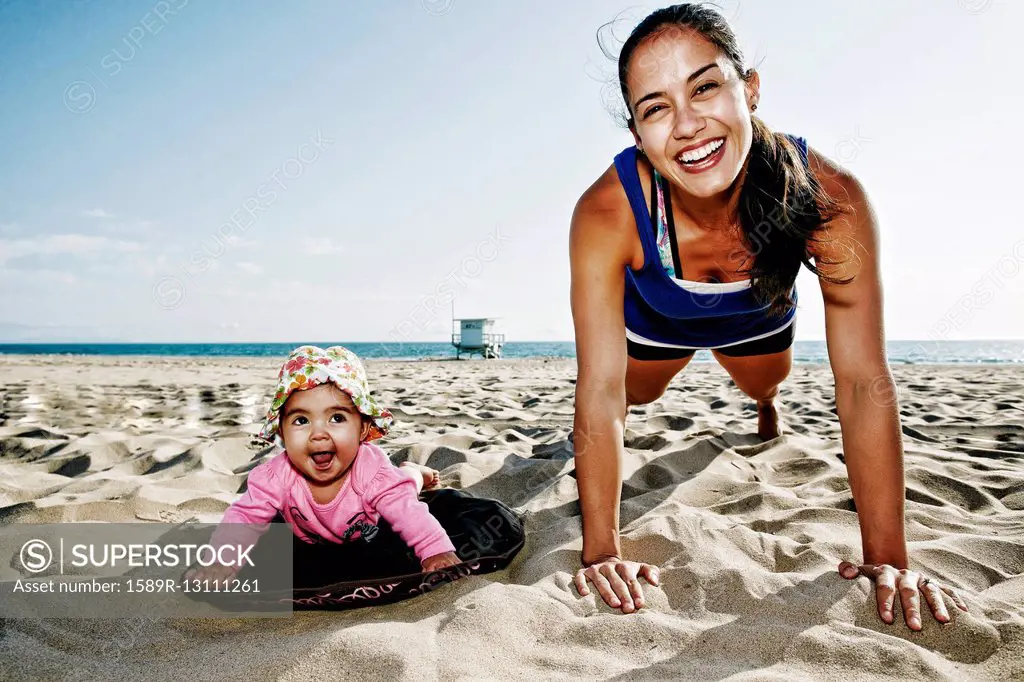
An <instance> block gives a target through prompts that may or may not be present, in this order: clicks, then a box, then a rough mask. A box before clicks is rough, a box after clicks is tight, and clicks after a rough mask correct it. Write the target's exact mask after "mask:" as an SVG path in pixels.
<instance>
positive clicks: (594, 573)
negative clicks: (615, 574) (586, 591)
mask: <svg viewBox="0 0 1024 682" xmlns="http://www.w3.org/2000/svg"><path fill="white" fill-rule="evenodd" d="M587 577H588V578H590V582H592V583H594V587H596V588H597V593H598V594H600V595H601V599H604V602H605V603H606V604H608V606H610V607H612V608H613V609H617V608H619V604H620V602H619V598H618V597H616V596H615V592H614V590H612V586H611V585H610V584H609V583H608V578H607V577H605V576H604V575H602V574H601V572H600V571H599V570H598V569H597V568H595V567H591V568H588V569H587Z"/></svg>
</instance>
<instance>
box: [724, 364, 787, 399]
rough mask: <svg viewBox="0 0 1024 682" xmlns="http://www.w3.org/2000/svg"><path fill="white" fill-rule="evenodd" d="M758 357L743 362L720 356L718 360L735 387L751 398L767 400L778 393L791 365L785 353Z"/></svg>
mask: <svg viewBox="0 0 1024 682" xmlns="http://www.w3.org/2000/svg"><path fill="white" fill-rule="evenodd" d="M758 359H759V360H761V362H758V361H756V360H753V359H746V358H744V360H745V362H737V361H736V360H735V359H732V360H731V359H730V358H721V357H720V358H719V362H720V363H721V364H722V365H723V366H724V367H725V369H726V371H728V372H729V375H730V376H731V377H732V380H733V382H734V383H735V384H736V388H738V389H740V390H741V391H743V393H745V394H746V395H747V396H748V397H750V398H752V399H753V400H768V399H770V398H774V397H775V396H776V395H777V394H778V392H779V385H780V384H781V383H782V382H783V381H785V380H786V377H788V376H789V372H790V370H791V369H792V366H793V365H792V361H791V359H790V358H789V357H788V354H787V353H780V354H779V357H772V358H768V357H766V356H761V358H758ZM723 360H724V361H723ZM730 360H731V361H730Z"/></svg>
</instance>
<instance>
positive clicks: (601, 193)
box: [573, 164, 632, 223]
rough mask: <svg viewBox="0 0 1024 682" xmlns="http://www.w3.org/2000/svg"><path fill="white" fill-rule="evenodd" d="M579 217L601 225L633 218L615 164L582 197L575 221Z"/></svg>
mask: <svg viewBox="0 0 1024 682" xmlns="http://www.w3.org/2000/svg"><path fill="white" fill-rule="evenodd" d="M577 216H580V217H585V218H588V219H591V220H593V219H595V218H596V219H597V222H600V223H607V222H609V221H610V220H612V221H615V222H620V220H616V219H621V218H623V217H626V216H629V217H632V211H631V209H630V207H629V199H628V198H627V197H626V191H625V190H624V189H623V187H622V183H621V182H620V181H619V173H618V171H617V170H616V168H615V165H614V164H611V165H609V166H608V168H606V169H605V171H604V172H603V173H602V174H601V175H600V176H599V177H598V178H597V180H595V181H594V182H593V183H592V184H591V185H590V187H588V188H587V189H586V190H585V191H584V192H583V194H582V195H580V198H579V199H578V200H577V201H576V208H575V211H574V212H573V218H574V220H575V218H576V217H577Z"/></svg>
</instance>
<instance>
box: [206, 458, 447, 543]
mask: <svg viewBox="0 0 1024 682" xmlns="http://www.w3.org/2000/svg"><path fill="white" fill-rule="evenodd" d="M278 512H280V513H281V515H282V516H284V519H285V521H286V522H287V523H288V525H290V526H291V528H292V530H293V531H294V533H295V534H296V535H297V536H299V538H301V539H302V540H304V541H306V542H311V543H312V542H319V541H321V539H322V540H323V541H327V542H337V543H341V542H346V541H348V540H353V539H356V538H358V537H360V536H361V535H362V534H363V533H367V536H368V537H370V534H371V533H373V532H375V526H376V524H377V521H378V520H380V518H382V517H383V518H384V520H385V521H387V522H388V523H389V524H391V527H392V528H393V529H394V530H395V532H397V533H398V534H399V536H401V538H402V539H403V540H405V542H406V544H407V545H409V547H411V548H412V549H413V550H414V551H415V552H416V556H417V557H418V558H419V559H420V561H423V560H424V559H426V558H427V557H431V556H434V555H437V554H443V553H445V552H454V551H455V546H454V545H453V544H452V541H451V539H449V537H448V533H446V532H445V530H444V527H443V526H441V524H440V523H439V522H438V520H437V519H436V518H434V516H433V515H432V514H431V513H430V510H429V509H428V508H427V505H426V504H425V503H424V502H422V501H421V500H420V499H419V496H418V494H417V490H416V484H415V483H414V482H413V480H412V479H411V478H409V477H408V476H407V475H405V474H403V473H402V472H401V471H399V469H398V467H396V466H395V465H393V464H392V463H391V460H390V459H389V458H388V456H387V455H386V454H385V453H384V451H383V450H381V449H380V448H379V447H377V446H376V445H373V444H372V443H363V444H362V445H360V447H359V451H358V452H357V453H356V458H355V461H354V462H353V464H352V467H351V469H350V470H349V474H348V477H347V478H346V480H345V482H344V483H343V484H342V486H341V489H340V490H339V491H338V494H337V496H335V498H334V499H333V500H331V501H330V502H328V503H327V504H319V503H317V502H316V501H315V500H314V499H313V494H312V493H311V492H310V490H309V486H308V485H307V484H306V481H305V479H304V478H303V476H302V474H300V473H299V472H298V471H297V470H296V469H295V467H293V466H292V463H291V462H290V461H289V460H288V454H287V453H285V452H282V453H281V454H279V455H277V456H276V457H274V458H272V459H270V460H268V461H266V462H264V463H263V464H260V465H259V466H257V467H256V468H255V469H253V470H252V471H250V472H249V479H248V490H246V492H245V493H244V494H243V495H242V496H241V497H240V498H239V499H238V500H237V501H236V502H235V503H234V504H232V505H231V507H229V508H228V510H227V511H226V512H224V519H223V521H222V522H221V523H222V524H239V523H244V524H260V525H262V524H266V523H268V522H270V521H271V520H272V519H273V518H274V517H275V516H276V515H277V513H278ZM227 528H228V527H226V526H223V525H222V526H221V528H219V529H218V531H217V532H215V533H214V536H213V543H214V544H215V545H217V544H222V543H224V542H232V543H233V542H234V541H237V540H239V539H241V537H242V536H241V535H239V534H237V532H233V531H229V530H227ZM235 528H239V527H238V526H235ZM229 536H230V537H229Z"/></svg>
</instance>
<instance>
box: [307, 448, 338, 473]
mask: <svg viewBox="0 0 1024 682" xmlns="http://www.w3.org/2000/svg"><path fill="white" fill-rule="evenodd" d="M309 457H310V459H312V460H313V467H314V468H316V469H329V468H330V466H331V462H332V461H333V460H334V452H333V451H326V450H325V451H323V452H312V453H310V455H309Z"/></svg>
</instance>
